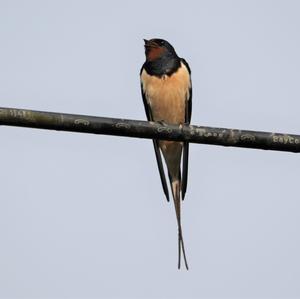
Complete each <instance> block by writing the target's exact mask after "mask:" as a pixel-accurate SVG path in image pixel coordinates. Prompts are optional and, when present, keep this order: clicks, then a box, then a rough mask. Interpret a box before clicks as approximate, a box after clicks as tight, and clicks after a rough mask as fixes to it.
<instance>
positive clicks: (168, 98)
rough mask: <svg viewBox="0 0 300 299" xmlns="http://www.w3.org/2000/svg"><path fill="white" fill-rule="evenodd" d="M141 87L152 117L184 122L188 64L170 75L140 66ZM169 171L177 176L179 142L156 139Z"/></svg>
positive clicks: (179, 156)
mask: <svg viewBox="0 0 300 299" xmlns="http://www.w3.org/2000/svg"><path fill="white" fill-rule="evenodd" d="M141 81H142V85H143V91H144V93H145V94H146V98H147V102H148V105H149V107H150V110H151V115H152V118H153V120H154V121H163V122H165V123H167V124H183V123H184V122H185V114H186V105H187V99H188V98H189V88H190V84H191V83H190V76H189V73H188V70H187V68H186V67H185V66H184V65H183V64H182V65H181V68H179V70H178V71H177V72H176V73H174V74H173V75H171V76H164V77H163V78H157V77H154V76H150V75H148V74H147V72H146V71H145V70H143V72H142V74H141ZM159 147H160V148H161V150H162V152H163V155H164V158H165V160H166V163H167V165H168V171H169V173H170V174H171V176H172V177H174V178H175V177H177V175H178V173H179V169H180V160H181V155H182V147H183V144H182V142H175V141H165V140H160V141H159Z"/></svg>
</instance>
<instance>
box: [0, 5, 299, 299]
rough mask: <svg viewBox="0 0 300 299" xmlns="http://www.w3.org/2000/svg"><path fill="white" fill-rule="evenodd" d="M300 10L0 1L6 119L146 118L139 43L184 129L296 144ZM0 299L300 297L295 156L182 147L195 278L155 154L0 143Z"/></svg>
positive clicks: (31, 140) (30, 139) (82, 139)
mask: <svg viewBox="0 0 300 299" xmlns="http://www.w3.org/2000/svg"><path fill="white" fill-rule="evenodd" d="M299 12H300V2H299V1H261V0H260V1H221V0H220V1H174V0H173V1H155V0H153V1H137V0H136V1H71V0H70V1H66V0H65V1H64V0H63V1H61V0H60V1H37V0H36V1H32V0H27V1H21V0H20V1H16V0H7V1H4V0H0V41H1V47H0V106H4V107H15V108H27V109H35V110H47V111H58V112H69V113H80V114H90V115H100V116H111V117H125V118H134V119H145V115H144V107H143V104H142V99H141V96H140V89H139V88H140V87H139V76H138V74H139V70H140V67H141V65H142V63H143V62H144V50H143V41H142V38H152V37H161V38H165V39H167V40H168V41H169V42H170V43H172V44H173V46H174V47H175V49H176V50H177V52H178V54H179V55H180V56H182V57H184V58H185V59H186V60H187V61H188V62H189V64H190V66H191V69H192V80H193V95H194V97H193V115H192V123H193V124H199V125H209V126H220V127H232V128H240V129H254V130H265V131H278V132H288V133H300V131H299V128H300V118H299V109H300V104H299V98H300V89H299V80H300V55H299V53H300V35H299V28H300V18H299ZM0 133H1V148H0V153H1V157H2V159H1V171H0V182H1V183H0V186H1V197H0V238H1V243H0V298H300V284H299V280H300V258H299V251H300V233H299V231H300V217H299V215H300V197H299V192H298V184H299V178H300V162H299V157H298V156H297V155H295V154H290V153H280V152H278V153H276V152H267V151H258V150H247V149H235V148H223V147H216V146H205V145H191V153H190V175H189V186H188V192H187V195H186V200H185V201H184V204H183V230H184V234H185V242H186V247H187V255H188V260H189V264H190V268H191V269H190V271H188V272H187V271H185V270H182V271H178V270H177V268H176V263H177V229H176V221H175V212H174V207H173V205H172V204H168V203H167V202H166V201H165V199H164V195H163V192H162V189H161V184H160V181H159V175H158V171H157V167H156V164H155V157H154V153H153V148H152V144H151V142H150V141H149V140H138V139H129V138H118V137H109V136H94V135H87V134H72V133H62V132H53V131H49V132H48V131H41V130H33V129H21V128H6V127H3V128H1V132H0Z"/></svg>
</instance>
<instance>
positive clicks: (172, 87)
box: [140, 38, 192, 270]
mask: <svg viewBox="0 0 300 299" xmlns="http://www.w3.org/2000/svg"><path fill="white" fill-rule="evenodd" d="M144 41H145V55H146V61H145V63H144V64H143V66H142V68H141V71H140V81H141V91H142V97H143V102H144V106H145V111H146V116H147V119H148V121H156V122H161V123H166V124H174V125H183V124H189V123H190V121H191V114H192V81H191V69H190V67H189V65H188V63H187V62H186V61H185V60H184V59H183V58H180V57H178V56H177V54H176V52H175V49H174V48H173V46H172V45H171V44H170V43H169V42H167V41H166V40H163V39H158V38H155V39H150V40H145V39H144ZM153 145H154V151H155V156H156V160H157V165H158V170H159V174H160V179H161V183H162V187H163V191H164V194H165V196H166V198H167V200H168V201H169V192H168V185H167V180H166V176H165V172H164V168H163V162H162V156H163V158H164V161H165V164H166V166H167V170H168V176H169V182H170V189H171V191H172V197H173V201H174V206H175V212H176V220H177V226H178V269H180V264H181V250H182V254H183V257H184V263H185V267H186V269H187V270H188V263H187V258H186V253H185V248H184V241H183V234H182V228H181V216H180V214H181V213H180V202H181V200H183V199H184V197H185V194H186V189H187V181H188V158H189V144H188V142H178V141H177V142H176V141H166V140H153ZM161 154H162V155H161Z"/></svg>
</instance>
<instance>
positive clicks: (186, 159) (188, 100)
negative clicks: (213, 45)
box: [181, 58, 192, 200]
mask: <svg viewBox="0 0 300 299" xmlns="http://www.w3.org/2000/svg"><path fill="white" fill-rule="evenodd" d="M181 61H182V63H183V64H184V65H185V66H186V68H187V69H188V71H189V74H190V75H191V69H190V67H189V65H188V63H187V62H186V61H185V60H184V59H183V58H181ZM191 116H192V83H191V84H190V88H189V93H188V94H187V97H186V106H185V123H186V124H189V123H190V122H191ZM188 166H189V143H188V142H184V145H183V158H182V183H181V184H182V185H181V196H182V200H184V196H185V193H186V188H187V181H188Z"/></svg>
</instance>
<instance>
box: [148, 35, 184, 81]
mask: <svg viewBox="0 0 300 299" xmlns="http://www.w3.org/2000/svg"><path fill="white" fill-rule="evenodd" d="M144 41H145V54H146V62H145V63H144V66H143V67H144V68H145V69H146V71H147V72H148V73H149V74H150V75H155V76H158V77H161V76H163V75H171V74H173V73H174V72H176V71H177V69H178V68H179V67H180V58H179V57H178V56H177V54H176V52H175V49H174V48H173V46H172V45H171V44H170V43H169V42H167V41H166V40H164V39H160V38H153V39H150V40H146V39H144Z"/></svg>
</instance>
